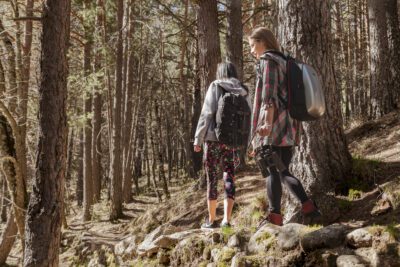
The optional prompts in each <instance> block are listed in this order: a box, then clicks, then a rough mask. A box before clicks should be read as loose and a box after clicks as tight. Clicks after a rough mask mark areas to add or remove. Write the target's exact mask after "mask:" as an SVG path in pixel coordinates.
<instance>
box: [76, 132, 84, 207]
mask: <svg viewBox="0 0 400 267" xmlns="http://www.w3.org/2000/svg"><path fill="white" fill-rule="evenodd" d="M78 145H79V152H78V171H77V178H76V201H77V203H78V206H80V207H82V204H83V150H84V143H83V129H82V130H81V133H80V134H79V144H78Z"/></svg>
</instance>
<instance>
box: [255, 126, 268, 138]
mask: <svg viewBox="0 0 400 267" xmlns="http://www.w3.org/2000/svg"><path fill="white" fill-rule="evenodd" d="M257 133H258V134H259V135H260V136H268V135H270V133H271V125H269V124H264V125H263V126H261V127H260V128H259V129H258V130H257Z"/></svg>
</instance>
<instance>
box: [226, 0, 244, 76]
mask: <svg viewBox="0 0 400 267" xmlns="http://www.w3.org/2000/svg"><path fill="white" fill-rule="evenodd" d="M227 5H228V6H227V11H228V14H227V20H228V29H227V31H226V53H227V57H228V60H229V61H230V62H232V63H233V64H234V65H235V66H236V69H237V72H238V76H239V80H242V79H243V26H242V0H232V1H228V2H227Z"/></svg>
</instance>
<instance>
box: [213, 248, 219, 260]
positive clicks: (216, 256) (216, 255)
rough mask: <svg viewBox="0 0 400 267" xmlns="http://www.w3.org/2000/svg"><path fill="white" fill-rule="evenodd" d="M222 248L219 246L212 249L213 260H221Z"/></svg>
mask: <svg viewBox="0 0 400 267" xmlns="http://www.w3.org/2000/svg"><path fill="white" fill-rule="evenodd" d="M220 252H221V250H220V249H219V248H213V249H212V250H211V260H212V261H213V262H219V259H220V257H221V253H220Z"/></svg>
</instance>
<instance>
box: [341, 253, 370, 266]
mask: <svg viewBox="0 0 400 267" xmlns="http://www.w3.org/2000/svg"><path fill="white" fill-rule="evenodd" d="M336 265H337V267H349V266H352V267H366V266H367V265H365V264H364V263H363V262H362V261H361V259H360V258H359V257H357V256H355V255H341V256H339V257H338V258H337V259H336Z"/></svg>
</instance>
